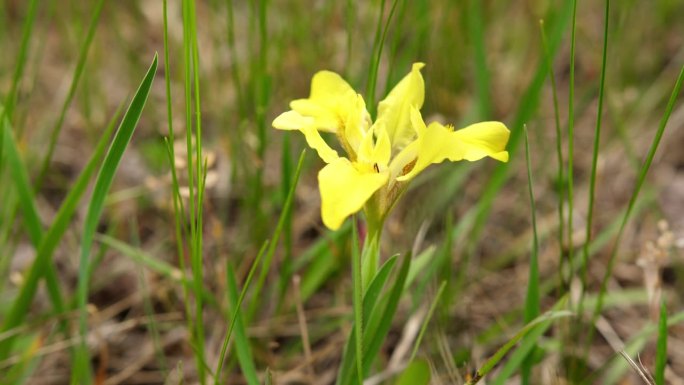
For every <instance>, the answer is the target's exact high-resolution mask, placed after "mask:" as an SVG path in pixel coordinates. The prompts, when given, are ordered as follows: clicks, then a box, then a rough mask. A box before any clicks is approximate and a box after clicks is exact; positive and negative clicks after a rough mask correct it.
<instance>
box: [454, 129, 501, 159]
mask: <svg viewBox="0 0 684 385" xmlns="http://www.w3.org/2000/svg"><path fill="white" fill-rule="evenodd" d="M510 134H511V132H510V131H508V128H506V126H505V125H504V124H503V123H501V122H480V123H475V124H471V125H470V126H468V127H466V128H462V129H460V130H456V131H454V133H453V136H454V137H455V138H456V140H457V143H459V145H460V147H461V151H462V158H463V159H465V160H469V161H471V162H472V161H476V160H480V159H482V158H484V157H485V156H488V157H490V158H494V159H496V160H499V161H501V162H508V151H506V143H508V137H509V136H510ZM452 160H453V159H452Z"/></svg>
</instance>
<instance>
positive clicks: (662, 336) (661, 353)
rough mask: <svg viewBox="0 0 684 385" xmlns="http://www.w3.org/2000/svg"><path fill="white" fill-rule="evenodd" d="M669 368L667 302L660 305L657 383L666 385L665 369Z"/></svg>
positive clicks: (656, 368)
mask: <svg viewBox="0 0 684 385" xmlns="http://www.w3.org/2000/svg"><path fill="white" fill-rule="evenodd" d="M666 366H667V307H666V306H665V301H663V302H661V304H660V319H659V320H658V345H657V349H656V364H655V382H656V385H665V367H666Z"/></svg>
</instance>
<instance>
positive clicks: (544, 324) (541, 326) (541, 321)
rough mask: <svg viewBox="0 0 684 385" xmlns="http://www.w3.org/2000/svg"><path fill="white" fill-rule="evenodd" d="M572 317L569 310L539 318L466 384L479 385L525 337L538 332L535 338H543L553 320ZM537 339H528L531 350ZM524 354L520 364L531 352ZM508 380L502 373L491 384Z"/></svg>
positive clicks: (510, 341) (490, 359)
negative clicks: (477, 384) (542, 335)
mask: <svg viewBox="0 0 684 385" xmlns="http://www.w3.org/2000/svg"><path fill="white" fill-rule="evenodd" d="M571 315H572V313H571V312H569V311H567V310H558V311H551V312H548V313H546V314H544V315H542V316H539V317H537V318H536V319H534V320H533V321H532V322H530V323H528V324H527V325H525V327H523V328H522V329H520V331H518V333H516V334H515V335H514V336H513V338H511V339H510V340H509V341H508V342H506V344H504V346H502V347H501V348H500V349H499V350H497V351H496V353H494V355H493V356H492V357H491V358H489V359H488V360H487V361H486V362H485V363H484V365H482V367H481V368H480V369H478V371H477V373H476V374H475V376H474V377H473V379H471V380H470V381H468V382H467V383H466V385H472V384H476V383H478V382H479V381H480V380H481V379H482V378H483V377H484V376H486V375H487V374H488V373H489V372H490V371H491V370H492V369H494V367H495V366H496V365H497V364H498V363H499V361H501V359H503V357H504V356H505V355H506V353H508V352H509V351H510V350H511V349H512V348H513V347H514V346H515V345H516V344H517V343H518V341H520V340H521V339H522V338H523V337H526V336H528V335H532V333H531V332H532V331H537V332H538V335H537V334H535V335H534V337H537V338H538V337H539V336H541V334H543V333H544V331H546V329H548V327H549V326H551V322H552V321H553V320H555V319H558V318H562V317H569V316H571ZM537 338H534V339H532V338H529V339H527V340H528V341H531V342H532V345H530V346H529V348H530V349H531V348H532V347H533V346H534V343H535V342H536V339H537ZM521 347H522V346H521ZM518 351H521V350H520V348H519V349H518ZM523 353H524V354H521V355H520V360H519V361H520V362H521V361H522V359H524V358H525V357H526V356H527V354H528V353H529V350H527V351H523ZM509 362H510V361H509ZM518 365H519V364H518ZM506 379H507V376H504V374H503V373H502V374H500V375H499V377H497V378H496V379H494V380H493V381H492V382H491V384H497V385H500V384H504V383H505V382H503V381H506ZM488 383H490V382H488Z"/></svg>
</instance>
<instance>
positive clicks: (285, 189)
mask: <svg viewBox="0 0 684 385" xmlns="http://www.w3.org/2000/svg"><path fill="white" fill-rule="evenodd" d="M281 148H282V152H281V158H280V159H281V162H280V164H281V173H282V176H281V181H280V193H281V194H282V199H283V205H284V202H285V200H287V196H288V194H289V192H290V189H291V188H292V186H291V184H292V171H293V170H292V156H291V155H290V136H289V135H285V136H284V137H283V143H282V146H281ZM285 215H286V218H285V223H284V225H283V248H284V249H285V250H284V252H283V259H282V262H281V263H280V274H279V277H278V288H277V292H278V300H277V303H276V309H278V310H279V309H280V307H281V305H282V304H283V299H284V297H285V294H286V293H287V286H288V282H291V280H292V274H293V269H292V237H293V235H292V206H290V209H289V210H288V211H287V212H286V213H285Z"/></svg>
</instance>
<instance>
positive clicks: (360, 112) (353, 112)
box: [338, 94, 370, 153]
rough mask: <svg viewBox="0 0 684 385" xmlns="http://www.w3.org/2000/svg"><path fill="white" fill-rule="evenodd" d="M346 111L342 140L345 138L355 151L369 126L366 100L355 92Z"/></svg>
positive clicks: (357, 149)
mask: <svg viewBox="0 0 684 385" xmlns="http://www.w3.org/2000/svg"><path fill="white" fill-rule="evenodd" d="M346 113H347V116H346V119H345V124H344V133H343V135H344V138H342V140H346V141H347V143H348V144H349V147H350V149H351V150H352V151H354V152H355V153H356V152H358V151H359V147H360V146H361V142H362V141H363V138H364V137H365V136H366V132H367V131H368V127H369V126H370V115H369V114H368V111H366V102H365V101H364V100H363V97H362V96H361V95H359V94H356V99H355V100H354V102H353V103H352V104H351V105H350V106H349V109H348V111H346ZM338 134H339V133H338Z"/></svg>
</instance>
